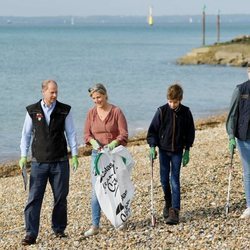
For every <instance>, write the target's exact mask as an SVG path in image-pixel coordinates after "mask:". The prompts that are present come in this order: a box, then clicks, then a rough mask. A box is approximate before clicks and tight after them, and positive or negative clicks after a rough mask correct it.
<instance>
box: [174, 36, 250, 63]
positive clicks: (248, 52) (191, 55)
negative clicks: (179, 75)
mask: <svg viewBox="0 0 250 250" xmlns="http://www.w3.org/2000/svg"><path fill="white" fill-rule="evenodd" d="M248 62H250V36H240V37H236V38H234V39H232V40H231V41H230V42H224V43H216V44H214V45H210V46H205V47H201V48H195V49H193V50H192V51H191V52H188V53H187V54H186V55H184V56H183V57H181V58H178V59H177V63H178V64H181V65H183V64H213V65H229V66H237V67H246V66H247V64H248Z"/></svg>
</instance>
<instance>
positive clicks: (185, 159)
mask: <svg viewBox="0 0 250 250" xmlns="http://www.w3.org/2000/svg"><path fill="white" fill-rule="evenodd" d="M188 163H189V150H185V151H184V154H183V156H182V164H183V167H185V166H186V165H187V164H188Z"/></svg>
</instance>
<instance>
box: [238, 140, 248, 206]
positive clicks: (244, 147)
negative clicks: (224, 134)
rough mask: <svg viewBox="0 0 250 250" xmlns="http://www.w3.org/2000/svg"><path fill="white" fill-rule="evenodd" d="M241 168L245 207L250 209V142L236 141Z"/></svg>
mask: <svg viewBox="0 0 250 250" xmlns="http://www.w3.org/2000/svg"><path fill="white" fill-rule="evenodd" d="M237 143H238V148H239V152H240V157H241V162H242V166H243V181H244V189H245V195H246V202H247V207H249V208H250V140H246V141H241V140H239V139H238V140H237Z"/></svg>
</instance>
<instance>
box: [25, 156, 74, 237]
mask: <svg viewBox="0 0 250 250" xmlns="http://www.w3.org/2000/svg"><path fill="white" fill-rule="evenodd" d="M48 180H49V182H50V185H51V189H52V192H53V197H54V208H53V212H52V229H53V231H54V232H55V233H57V232H63V231H64V230H65V228H66V226H67V195H68V192H69V162H68V161H63V162H53V163H38V162H32V164H31V174H30V187H29V198H28V202H27V205H26V207H25V210H24V215H25V224H26V233H27V235H30V236H32V237H34V238H37V235H38V231H39V224H40V212H41V206H42V201H43V197H44V193H45V189H46V185H47V181H48Z"/></svg>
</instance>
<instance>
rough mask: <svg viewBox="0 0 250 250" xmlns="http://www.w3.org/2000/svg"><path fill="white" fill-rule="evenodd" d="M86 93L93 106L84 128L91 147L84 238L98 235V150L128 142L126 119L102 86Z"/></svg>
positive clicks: (87, 141) (112, 147)
mask: <svg viewBox="0 0 250 250" xmlns="http://www.w3.org/2000/svg"><path fill="white" fill-rule="evenodd" d="M88 91H89V95H90V97H91V98H92V100H93V102H94V104H95V105H94V107H93V108H91V109H90V110H89V111H88V114H87V118H86V121H85V127H84V139H85V142H86V143H90V144H91V145H92V147H93V150H92V155H91V179H92V198H91V208H92V226H91V228H90V229H89V230H88V231H86V232H85V233H84V236H85V237H89V236H92V235H96V234H98V233H99V223H100V216H101V208H100V205H99V202H98V200H97V197H96V193H95V189H94V185H95V181H96V176H95V173H94V161H95V158H96V156H97V154H98V149H99V148H101V147H103V146H108V148H109V149H110V150H112V149H114V148H115V147H117V146H118V145H123V146H126V144H127V140H128V128H127V121H126V118H125V116H124V114H123V112H122V111H121V109H120V108H119V107H116V106H114V105H113V104H110V103H109V102H108V95H107V90H106V88H105V87H104V85H103V84H101V83H98V84H96V85H95V86H94V87H92V88H89V90H88Z"/></svg>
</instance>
